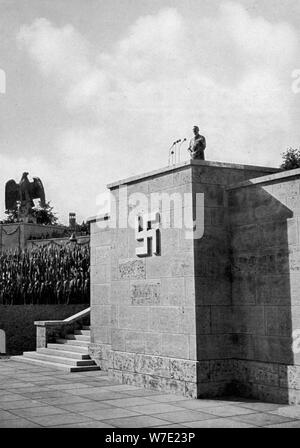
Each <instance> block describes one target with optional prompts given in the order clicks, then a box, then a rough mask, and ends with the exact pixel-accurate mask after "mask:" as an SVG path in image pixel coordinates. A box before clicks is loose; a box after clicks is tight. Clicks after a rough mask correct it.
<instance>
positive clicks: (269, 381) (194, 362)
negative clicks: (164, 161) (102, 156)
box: [90, 161, 300, 402]
mask: <svg viewBox="0 0 300 448" xmlns="http://www.w3.org/2000/svg"><path fill="white" fill-rule="evenodd" d="M277 171H278V170H275V169H271V168H262V167H253V166H242V165H232V164H222V163H213V162H204V161H190V162H186V163H183V164H181V165H178V166H175V167H171V168H166V169H163V170H159V171H156V172H152V173H148V174H145V175H142V176H137V177H134V178H130V179H126V180H124V181H120V182H116V183H114V184H111V185H109V186H108V188H109V189H110V191H111V194H112V196H113V201H112V202H113V207H112V213H111V214H110V217H106V218H105V219H101V218H98V219H97V218H95V219H92V220H91V223H92V224H91V249H92V254H91V257H92V258H91V283H92V294H91V337H92V344H91V346H90V353H91V355H92V356H93V357H94V358H95V359H96V360H97V362H98V363H99V364H100V366H101V367H102V368H103V369H105V370H108V372H109V373H110V375H112V376H113V377H115V378H116V379H117V380H118V381H120V382H122V383H128V384H134V385H138V386H145V387H149V388H152V389H156V390H160V391H162V392H174V393H179V394H182V395H185V396H187V397H191V398H198V397H213V396H220V395H223V394H226V393H230V394H232V393H239V394H244V395H247V396H253V397H256V398H262V399H269V400H272V401H281V402H291V401H294V402H295V401H297V400H299V394H298V389H299V383H300V381H299V377H297V375H298V374H299V373H298V370H297V369H298V367H297V363H299V360H298V358H299V355H297V354H296V353H294V352H293V348H292V346H293V344H294V347H295V341H294V342H293V337H294V336H295V334H296V333H295V331H296V329H297V326H298V328H300V312H299V309H300V308H297V306H298V303H297V294H298V291H299V290H298V286H297V285H300V282H298V277H297V275H298V274H297V272H298V271H297V269H298V264H299V269H300V262H298V258H297V257H298V247H300V246H298V244H299V242H298V221H297V219H296V220H295V219H292V216H293V215H294V212H293V211H292V210H291V208H290V207H292V206H293V207H294V208H295V209H297V210H298V205H297V204H298V200H299V199H300V198H299V195H300V188H299V185H300V183H299V182H300V180H298V179H297V181H295V180H293V182H294V184H293V185H294V187H293V192H294V193H293V195H291V194H289V193H287V192H285V188H286V186H287V177H284V176H287V175H286V173H279V174H274V173H276V172H277ZM299 173H300V171H299ZM262 176H267V177H262ZM290 176H292V174H290ZM298 176H299V178H300V174H298ZM257 178H260V179H261V180H260V179H257ZM294 178H295V172H294V177H293V179H294ZM249 179H255V180H252V181H250V180H249ZM268 183H269V184H270V188H269V189H268V188H267V190H266V189H265V184H268ZM274 183H278V187H277V189H278V190H276V189H275V190H274V188H275V187H274ZM279 185H280V187H279ZM289 188H292V187H289ZM274 191H276V192H275V193H274ZM288 191H289V190H288ZM281 193H282V195H281ZM274 195H275V196H274ZM281 197H282V200H284V201H290V202H289V203H286V202H283V203H282V202H281V199H280V198H281ZM291 197H293V200H292V199H291ZM180 201H181V202H180ZM124 203H125V204H126V206H125V207H124ZM138 203H139V207H138V208H137V207H136V205H137V204H138ZM151 203H152V207H150V204H151ZM299 203H300V201H299ZM299 210H300V208H299ZM115 211H116V213H115ZM297 213H298V212H297ZM137 216H140V217H141V219H140V220H136V219H135V218H136V217H137ZM157 216H158V217H159V218H157ZM180 216H182V217H183V218H182V219H183V221H184V222H183V226H181V227H180V226H179V222H180ZM266 217H267V218H266ZM128 218H129V225H128V223H127V221H128ZM193 219H194V220H195V219H196V223H197V225H196V228H195V229H194V230H193V231H191V230H190V229H189V227H190V226H189V223H190V222H191V221H192V220H193ZM158 221H159V222H158ZM130 223H131V225H130ZM151 232H152V233H151ZM147 235H148V236H147ZM296 235H297V236H296ZM191 237H192V238H191ZM295 238H296V239H295ZM156 239H157V240H158V241H159V248H158V249H159V250H156ZM154 241H155V247H154ZM275 243H276V244H277V245H278V248H277V249H278V252H276V251H275V252H274V250H275V249H274V244H275ZM291 245H292V247H293V252H292V255H291V251H290V246H291ZM270 247H271V248H272V250H271V249H270ZM154 249H155V250H154ZM277 249H276V250H277ZM276 257H277V258H276ZM299 259H300V257H299ZM275 260H277V261H275ZM279 260H281V261H282V263H283V266H282V269H283V271H282V272H280V263H279ZM287 260H288V261H287ZM293 266H294V267H293ZM299 272H300V271H299ZM283 274H284V276H285V280H287V278H288V279H289V281H288V282H287V281H285V280H283V279H282V276H283ZM297 282H298V283H297ZM287 284H288V285H289V286H290V289H289V288H287V287H286V286H287ZM272 288H273V289H272ZM271 291H272V292H271ZM293 291H294V292H293ZM290 299H291V301H290ZM291 303H292V305H291ZM293 335H294V336H293ZM299 345H300V344H299ZM287 348H288V350H287ZM299 351H300V350H299ZM291 369H292V370H291ZM291 372H292V373H291ZM293 375H294V376H295V375H296V380H294V379H293V384H296V386H297V387H298V389H297V388H296V386H295V388H294V389H291V386H290V385H289V381H292V380H290V379H289V378H290V377H291V376H293ZM294 376H293V378H294ZM297 378H298V380H297ZM297 381H298V382H297ZM293 387H294V386H293ZM297 397H298V398H297Z"/></svg>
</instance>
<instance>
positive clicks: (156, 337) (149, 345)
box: [145, 333, 162, 356]
mask: <svg viewBox="0 0 300 448" xmlns="http://www.w3.org/2000/svg"><path fill="white" fill-rule="evenodd" d="M145 343H146V349H145V352H146V354H149V355H156V356H159V355H161V354H162V335H161V334H160V333H158V334H156V333H146V334H145Z"/></svg>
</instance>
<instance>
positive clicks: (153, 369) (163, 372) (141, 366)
mask: <svg viewBox="0 0 300 448" xmlns="http://www.w3.org/2000/svg"><path fill="white" fill-rule="evenodd" d="M134 371H135V372H137V373H142V374H146V375H152V376H160V377H164V378H171V371H170V360H169V358H165V357H162V356H151V355H144V354H137V355H136V356H135V366H134Z"/></svg>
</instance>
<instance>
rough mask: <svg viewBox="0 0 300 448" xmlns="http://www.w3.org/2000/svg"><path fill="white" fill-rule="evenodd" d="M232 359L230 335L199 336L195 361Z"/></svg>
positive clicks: (232, 350)
mask: <svg viewBox="0 0 300 448" xmlns="http://www.w3.org/2000/svg"><path fill="white" fill-rule="evenodd" d="M233 357H234V347H233V343H232V336H231V335H230V334H212V335H201V338H198V341H197V359H198V360H199V361H207V360H213V359H230V358H233Z"/></svg>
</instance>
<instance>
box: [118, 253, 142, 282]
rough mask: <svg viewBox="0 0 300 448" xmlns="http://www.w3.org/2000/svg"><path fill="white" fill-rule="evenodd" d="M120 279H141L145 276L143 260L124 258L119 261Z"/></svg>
mask: <svg viewBox="0 0 300 448" xmlns="http://www.w3.org/2000/svg"><path fill="white" fill-rule="evenodd" d="M119 273H120V279H121V280H125V279H130V280H141V279H145V278H146V269H145V261H144V260H138V259H134V258H133V259H125V260H120V261H119Z"/></svg>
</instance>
